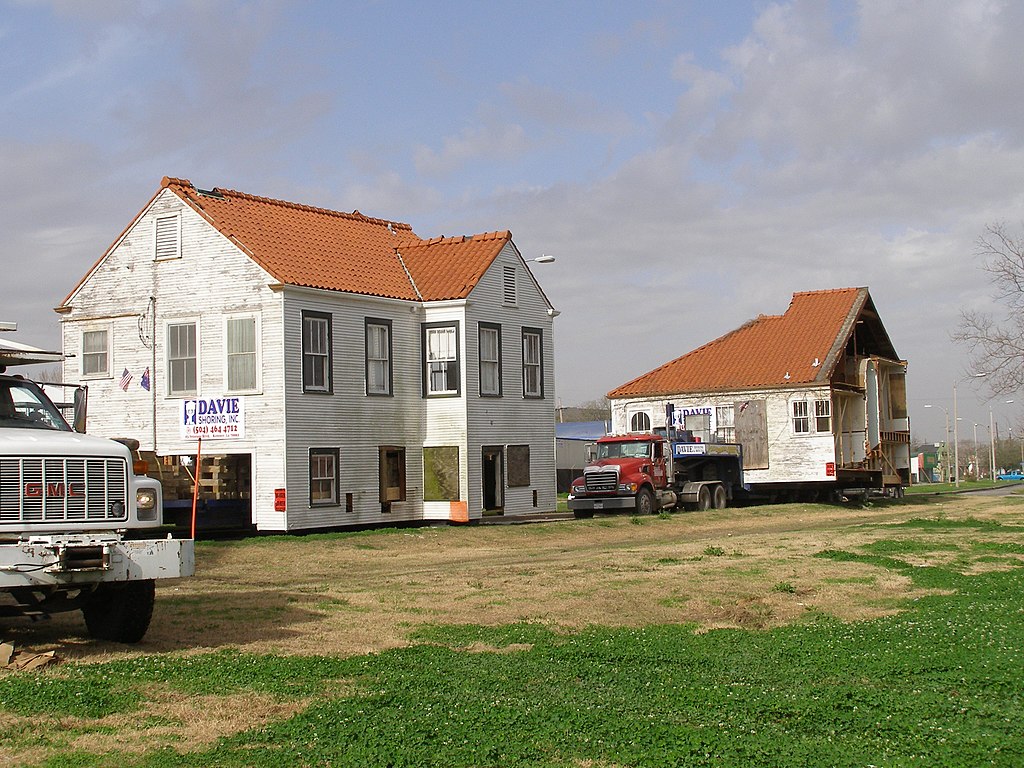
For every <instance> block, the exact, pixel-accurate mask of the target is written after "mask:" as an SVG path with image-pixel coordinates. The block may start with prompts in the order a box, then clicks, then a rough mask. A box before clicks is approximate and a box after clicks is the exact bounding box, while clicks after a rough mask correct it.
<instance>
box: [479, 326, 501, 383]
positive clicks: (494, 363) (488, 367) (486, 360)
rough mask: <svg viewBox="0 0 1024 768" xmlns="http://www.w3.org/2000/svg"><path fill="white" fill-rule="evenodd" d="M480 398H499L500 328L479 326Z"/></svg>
mask: <svg viewBox="0 0 1024 768" xmlns="http://www.w3.org/2000/svg"><path fill="white" fill-rule="evenodd" d="M479 354H480V396H481V397H501V326H500V325H495V324H493V323H480V325H479Z"/></svg>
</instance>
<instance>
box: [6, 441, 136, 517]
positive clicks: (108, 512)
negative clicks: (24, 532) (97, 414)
mask: <svg viewBox="0 0 1024 768" xmlns="http://www.w3.org/2000/svg"><path fill="white" fill-rule="evenodd" d="M127 519H128V464H127V462H126V461H125V460H124V459H116V458H59V457H45V456H40V457H36V456H33V457H28V458H8V457H2V458H0V525H10V524H15V523H44V524H45V523H62V522H67V523H72V522H97V523H101V522H117V521H123V520H127Z"/></svg>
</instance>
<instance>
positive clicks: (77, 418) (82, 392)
mask: <svg viewBox="0 0 1024 768" xmlns="http://www.w3.org/2000/svg"><path fill="white" fill-rule="evenodd" d="M74 403H75V415H74V423H73V424H72V425H71V426H72V428H73V429H74V430H75V432H82V433H84V432H85V417H86V412H87V411H88V408H89V388H88V387H77V388H76V389H75V399H74Z"/></svg>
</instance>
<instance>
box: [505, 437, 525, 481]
mask: <svg viewBox="0 0 1024 768" xmlns="http://www.w3.org/2000/svg"><path fill="white" fill-rule="evenodd" d="M505 456H506V461H507V462H508V487H509V488H523V487H525V486H528V485H529V484H530V446H528V445H510V446H509V447H508V452H507V453H506V454H505Z"/></svg>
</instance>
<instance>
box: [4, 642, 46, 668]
mask: <svg viewBox="0 0 1024 768" xmlns="http://www.w3.org/2000/svg"><path fill="white" fill-rule="evenodd" d="M57 661H58V659H57V655H56V654H55V653H54V652H53V651H47V652H46V653H29V652H28V651H18V650H15V648H14V645H12V644H11V643H0V669H3V670H9V671H12V672H14V671H22V672H27V671H29V670H32V669H41V668H42V667H48V666H50V665H51V664H56V663H57Z"/></svg>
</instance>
